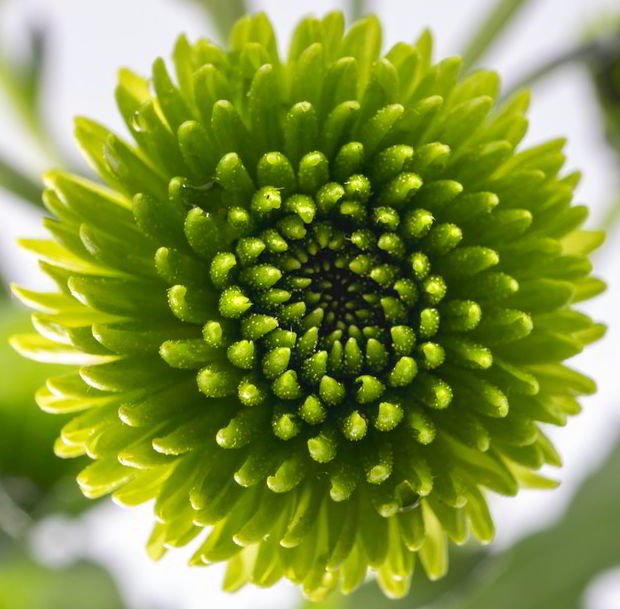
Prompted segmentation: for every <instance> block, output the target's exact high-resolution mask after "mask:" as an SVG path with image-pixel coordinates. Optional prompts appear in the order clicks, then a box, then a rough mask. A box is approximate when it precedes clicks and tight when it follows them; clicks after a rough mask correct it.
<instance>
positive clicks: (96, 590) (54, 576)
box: [0, 546, 125, 609]
mask: <svg viewBox="0 0 620 609" xmlns="http://www.w3.org/2000/svg"><path fill="white" fill-rule="evenodd" d="M124 607H125V605H124V603H123V602H122V600H121V597H120V595H119V593H118V590H117V589H116V586H115V584H114V582H113V580H112V578H111V576H110V575H109V574H108V573H107V572H106V571H104V570H103V569H102V568H101V567H98V566H96V565H94V564H91V563H88V562H78V563H75V564H73V565H71V566H69V567H64V568H58V569H55V568H49V567H45V566H43V565H40V564H38V563H36V562H34V561H33V560H32V559H31V558H29V557H28V556H27V555H26V554H25V553H23V552H22V551H21V550H18V549H16V548H15V547H13V546H8V547H7V546H3V547H2V549H0V608H2V609H123V608H124Z"/></svg>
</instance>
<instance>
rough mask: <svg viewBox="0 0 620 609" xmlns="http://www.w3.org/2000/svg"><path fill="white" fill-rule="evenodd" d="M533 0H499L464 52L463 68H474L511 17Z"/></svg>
mask: <svg viewBox="0 0 620 609" xmlns="http://www.w3.org/2000/svg"><path fill="white" fill-rule="evenodd" d="M530 1H531V0H499V2H498V3H497V4H496V5H495V6H494V7H493V8H492V9H491V12H490V13H489V14H488V15H487V18H486V19H485V20H484V23H483V24H482V26H481V27H480V29H479V30H478V31H477V32H476V33H475V34H474V36H473V37H472V38H471V39H470V41H469V43H468V44H467V45H466V47H465V50H464V51H463V53H462V56H463V70H464V71H466V70H469V69H470V68H472V67H473V66H474V65H475V64H476V63H477V62H478V60H479V59H480V58H481V57H482V56H483V55H484V54H485V53H486V51H487V50H488V48H489V47H490V46H491V44H492V43H493V42H494V41H495V39H496V38H497V37H498V36H499V35H500V34H501V33H502V31H503V30H504V28H505V27H506V26H507V25H508V24H509V23H510V21H511V19H512V18H513V17H514V16H515V15H516V14H517V13H518V12H519V11H520V10H521V9H523V8H524V7H525V5H526V4H527V3H528V2H530Z"/></svg>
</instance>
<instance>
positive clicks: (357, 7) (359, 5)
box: [349, 0, 368, 21]
mask: <svg viewBox="0 0 620 609" xmlns="http://www.w3.org/2000/svg"><path fill="white" fill-rule="evenodd" d="M367 13H368V1H367V0H351V8H350V10H349V14H350V15H351V21H356V20H357V19H361V18H362V17H363V16H364V15H366V14H367Z"/></svg>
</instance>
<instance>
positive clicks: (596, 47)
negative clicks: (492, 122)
mask: <svg viewBox="0 0 620 609" xmlns="http://www.w3.org/2000/svg"><path fill="white" fill-rule="evenodd" d="M614 51H615V52H618V51H620V39H618V37H615V36H614V37H608V36H606V37H604V38H600V39H597V40H594V41H590V42H586V43H584V44H580V45H578V46H577V47H575V48H573V49H569V50H567V51H563V52H562V53H560V54H559V55H557V56H556V57H552V58H551V59H550V60H548V61H546V62H545V63H543V64H541V65H540V66H538V67H536V68H534V70H532V71H531V72H528V73H527V74H526V75H525V76H523V77H522V78H521V79H520V80H519V81H517V83H516V84H514V85H512V86H510V87H509V88H508V89H507V90H506V92H505V93H504V95H503V97H504V98H507V97H510V96H511V95H513V94H514V93H516V92H517V91H518V90H519V89H523V88H525V87H530V86H532V85H533V84H534V83H535V82H538V81H539V80H540V79H542V78H544V77H545V76H547V75H549V74H551V73H552V72H555V70H557V69H558V68H562V67H564V66H566V65H568V64H571V63H576V62H579V61H587V60H589V59H591V58H594V57H597V56H599V55H600V56H603V57H605V56H608V55H610V54H613V53H614Z"/></svg>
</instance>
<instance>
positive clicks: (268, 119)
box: [13, 12, 604, 599]
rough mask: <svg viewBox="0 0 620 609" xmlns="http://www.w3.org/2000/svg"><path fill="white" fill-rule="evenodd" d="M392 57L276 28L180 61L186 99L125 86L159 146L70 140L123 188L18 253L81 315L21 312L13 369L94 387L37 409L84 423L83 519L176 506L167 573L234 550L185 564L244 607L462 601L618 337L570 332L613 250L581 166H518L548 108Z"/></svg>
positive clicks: (160, 85) (535, 160)
mask: <svg viewBox="0 0 620 609" xmlns="http://www.w3.org/2000/svg"><path fill="white" fill-rule="evenodd" d="M380 46H381V30H380V25H379V22H378V21H377V19H376V18H374V17H368V18H366V19H363V20H361V21H358V22H357V23H355V24H354V25H353V26H352V27H350V28H349V29H348V30H347V31H345V28H344V22H343V17H342V15H341V14H340V13H336V12H335V13H330V14H328V15H327V16H326V17H324V18H323V19H322V20H319V19H315V18H307V19H305V20H303V21H302V22H301V23H300V24H299V25H298V27H297V29H296V31H295V33H294V35H293V39H292V42H291V46H290V50H289V53H288V58H287V59H286V60H282V59H280V57H279V55H278V51H277V46H276V41H275V36H274V33H273V31H272V27H271V24H270V23H269V21H268V19H267V17H266V16H265V15H264V14H258V15H256V16H252V17H251V16H248V17H245V18H243V19H242V20H240V21H239V22H237V24H236V25H235V27H234V29H233V31H232V34H231V39H230V45H229V49H228V50H224V49H222V48H220V47H218V46H216V45H215V44H213V43H212V42H209V41H207V40H200V41H198V42H197V43H196V44H193V45H192V44H190V43H189V42H188V41H187V39H186V38H185V37H184V36H181V37H180V38H179V40H178V42H177V45H176V47H175V50H174V56H173V60H174V67H175V72H176V79H175V80H173V78H172V77H171V76H170V75H169V73H168V70H167V68H166V65H165V62H164V61H163V60H162V59H157V60H156V61H155V63H154V64H153V73H152V77H151V80H150V82H149V81H147V80H146V79H144V78H142V77H140V76H138V75H136V74H134V73H133V72H131V71H129V70H127V69H123V70H121V71H120V73H119V85H118V87H117V89H116V99H117V102H118V106H119V108H120V111H121V113H122V115H123V117H124V119H125V122H126V125H127V128H128V129H129V131H130V132H131V135H132V136H133V139H134V141H135V145H134V144H129V143H127V142H125V141H124V140H122V139H121V138H119V137H118V136H116V135H115V134H113V133H111V132H109V131H108V130H107V129H106V128H105V127H103V126H101V125H99V124H97V123H94V122H92V121H90V120H88V119H84V118H79V119H77V120H76V137H77V140H78V142H79V145H80V147H81V149H82V151H83V152H84V154H85V156H86V158H87V159H88V161H89V162H90V164H91V165H92V167H93V168H94V169H95V170H96V171H97V173H98V174H99V175H100V177H101V179H102V180H103V182H105V184H106V186H99V185H97V184H95V183H93V182H91V181H88V180H84V179H81V178H78V177H75V176H72V175H69V174H67V173H64V172H60V171H53V172H50V173H49V174H47V175H46V177H45V183H46V185H47V191H46V192H45V195H44V201H45V204H46V206H47V207H48V209H49V210H50V212H51V213H52V215H53V216H54V219H46V220H45V225H46V227H47V228H48V229H49V231H50V233H51V234H52V237H53V239H52V240H25V241H23V242H22V244H23V245H24V247H26V248H27V249H29V250H31V251H32V252H34V253H35V254H36V255H37V256H38V257H39V258H40V260H41V266H42V268H43V270H44V271H45V272H46V273H47V274H48V275H49V276H50V277H51V278H52V279H53V280H54V281H55V282H56V283H57V284H58V288H59V289H58V291H57V292H54V293H37V292H33V291H30V290H26V289H23V288H15V293H16V294H17V295H18V296H19V297H20V298H21V299H22V300H23V301H24V302H25V303H26V304H27V305H29V306H30V307H32V308H33V309H35V311H36V312H35V313H34V315H33V321H34V325H35V328H36V330H37V331H38V334H29V335H22V336H17V337H14V339H13V344H14V346H15V348H16V349H17V350H18V351H19V352H21V353H23V354H24V355H26V356H28V357H32V358H34V359H38V360H41V361H45V362H56V363H64V364H69V365H71V366H72V368H71V369H70V371H69V372H68V373H67V374H66V375H64V376H59V377H53V378H50V379H48V381H47V384H46V386H45V387H43V388H41V389H40V390H39V391H38V393H37V396H36V398H37V402H38V404H39V405H40V406H41V408H43V409H44V410H46V411H49V412H54V413H69V412H75V413H76V415H75V418H73V419H72V421H71V422H69V423H67V424H66V425H65V427H64V428H63V429H62V432H61V436H60V438H59V439H58V441H57V442H56V445H55V450H56V453H57V454H58V455H59V456H62V457H70V456H71V457H73V456H77V455H81V454H87V455H88V456H89V457H90V458H92V459H93V460H94V461H93V462H92V463H91V464H90V465H88V466H87V467H86V468H85V469H84V470H83V471H82V472H81V474H80V475H79V477H78V482H79V484H80V486H81V488H82V490H83V492H84V493H85V494H86V495H87V496H89V497H99V496H101V495H104V494H106V493H113V497H114V499H115V500H116V501H117V502H118V503H120V504H122V505H136V504H139V503H142V502H145V501H149V500H152V499H154V500H155V501H154V505H155V515H156V518H157V523H156V524H155V527H154V529H153V534H152V536H151V539H150V541H149V545H148V550H149V554H150V555H151V556H152V557H153V558H159V557H161V556H162V555H163V554H164V553H165V552H166V551H167V549H168V548H171V547H178V546H183V545H185V544H187V543H188V542H189V541H191V540H192V539H194V538H195V537H196V536H198V535H201V534H203V533H204V529H205V527H212V528H210V529H209V530H208V533H207V534H205V535H204V540H203V543H202V545H200V546H199V547H198V549H197V550H196V553H195V554H194V556H193V558H192V559H191V564H195V565H202V564H210V563H213V562H221V561H225V562H227V563H228V571H227V574H226V577H225V581H224V587H225V589H227V590H231V591H232V590H236V589H238V588H240V587H241V586H243V585H244V584H246V583H250V582H251V583H254V584H257V585H259V586H270V585H272V584H274V583H275V582H276V581H278V580H279V579H280V578H283V577H284V578H287V579H289V580H291V581H293V582H295V583H298V584H300V586H301V587H302V588H303V591H304V593H305V594H306V595H307V596H308V597H309V598H311V599H319V598H322V597H323V596H325V595H326V594H327V593H328V592H329V591H330V590H332V589H334V588H339V589H340V590H341V591H342V592H344V593H349V592H351V591H353V590H354V589H355V588H356V587H357V586H359V585H360V584H361V583H362V582H363V580H364V578H365V576H366V573H367V571H368V569H372V570H374V571H376V573H377V580H378V582H379V585H380V586H381V587H382V589H383V590H384V591H385V593H386V594H387V595H389V596H392V597H398V596H402V595H404V594H405V593H406V592H407V591H408V589H409V586H410V583H411V579H412V574H413V571H414V564H415V561H416V560H417V559H419V560H420V562H421V564H422V566H423V568H424V569H425V571H426V573H427V574H428V576H429V577H431V578H438V577H441V576H442V575H443V574H444V573H445V571H446V569H447V546H446V540H447V539H448V538H449V539H451V540H453V541H454V542H456V543H462V542H464V541H465V540H466V539H467V537H468V535H469V534H470V532H471V533H473V534H474V536H475V537H477V538H478V539H479V540H480V541H481V542H483V543H488V542H490V541H491V539H492V538H493V534H494V529H493V523H492V521H491V517H490V515H489V511H488V508H487V504H486V501H485V497H484V495H485V493H486V492H487V491H488V490H491V491H494V492H497V493H500V494H504V495H514V494H516V493H517V490H518V488H519V487H520V486H522V487H535V488H544V487H551V486H554V484H555V482H554V481H552V480H549V479H547V478H544V477H542V476H540V475H539V474H538V473H536V470H538V469H539V468H540V467H542V466H543V465H544V464H550V465H556V466H557V465H559V464H560V458H559V456H558V455H557V453H556V451H555V449H554V448H553V446H552V445H551V443H550V441H549V440H548V439H547V437H546V436H545V435H544V433H543V432H542V430H541V429H540V426H539V423H552V424H555V425H564V424H565V423H566V419H567V417H568V416H569V415H575V414H577V413H578V412H579V410H580V406H579V403H578V401H577V398H578V396H579V395H582V394H590V393H593V392H594V391H595V386H594V383H593V382H592V381H591V380H590V379H588V378H587V377H585V376H583V375H581V374H580V373H579V372H576V371H574V370H572V369H571V368H569V367H567V366H565V365H564V364H563V361H564V360H566V359H568V358H570V357H572V356H573V355H576V354H577V353H579V352H580V351H581V350H582V349H583V348H584V346H585V345H587V344H589V343H590V342H593V341H595V340H597V339H598V338H600V337H601V336H602V334H603V332H604V328H603V326H601V325H600V324H596V323H594V322H593V321H592V320H591V319H590V318H589V317H588V316H587V315H584V314H583V313H579V312H577V311H575V310H573V309H572V306H573V305H574V304H576V303H579V302H581V301H583V300H586V299H588V298H591V297H593V296H595V295H597V294H598V293H600V292H601V291H602V290H603V289H604V284H603V282H602V281H600V280H599V279H596V278H594V277H591V276H590V272H591V264H590V262H589V259H588V255H589V253H590V252H591V251H592V250H594V249H595V248H596V247H598V245H600V243H601V241H602V239H603V235H602V234H601V233H600V232H596V231H586V230H583V229H581V228H580V227H581V225H582V224H583V222H584V221H585V219H586V216H587V209H586V208H585V207H583V206H576V205H572V204H571V200H572V194H573V190H574V189H575V187H576V185H577V182H578V180H579V176H578V175H577V174H563V173H561V169H562V166H563V164H564V154H563V152H562V150H563V146H564V141H563V140H561V139H559V140H554V141H551V142H548V143H545V144H543V145H540V146H537V147H534V148H529V149H525V150H518V145H519V142H520V141H521V139H522V138H523V136H524V134H525V132H526V127H527V121H526V118H525V112H526V109H527V106H528V99H529V98H528V94H527V93H521V94H519V95H517V96H516V97H515V98H514V99H512V100H511V101H510V102H508V103H507V104H505V105H503V106H501V107H500V108H495V105H494V104H495V100H496V98H497V95H498V89H499V81H498V78H497V76H496V75H495V74H494V73H492V72H487V71H479V72H475V73H473V74H471V75H468V76H466V77H464V78H461V77H460V75H459V70H460V59H458V58H451V59H447V60H444V61H442V62H440V63H436V64H433V63H432V61H431V47H432V43H431V37H430V35H429V34H428V32H425V33H423V34H422V35H421V36H420V38H419V39H418V40H417V42H416V43H415V44H413V45H409V44H404V43H400V44H397V45H395V46H394V47H393V48H392V49H390V50H389V51H388V52H387V54H386V55H384V56H380ZM151 84H152V87H151V86H150V85H151Z"/></svg>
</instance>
